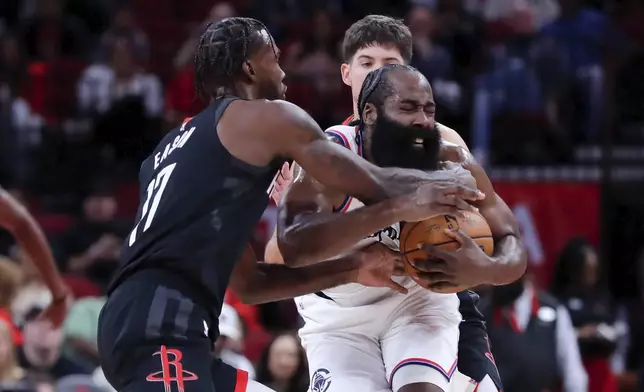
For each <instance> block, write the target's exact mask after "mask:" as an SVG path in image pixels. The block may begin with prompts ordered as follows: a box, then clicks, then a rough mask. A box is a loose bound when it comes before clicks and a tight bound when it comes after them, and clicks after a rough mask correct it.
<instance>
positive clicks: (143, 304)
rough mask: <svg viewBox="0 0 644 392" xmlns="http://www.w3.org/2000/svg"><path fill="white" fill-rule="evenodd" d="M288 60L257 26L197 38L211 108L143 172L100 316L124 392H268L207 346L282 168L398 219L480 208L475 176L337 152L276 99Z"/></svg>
mask: <svg viewBox="0 0 644 392" xmlns="http://www.w3.org/2000/svg"><path fill="white" fill-rule="evenodd" d="M278 57H279V50H278V49H277V48H276V47H275V44H274V41H273V38H272V37H271V36H270V34H269V33H268V31H267V30H266V28H265V27H264V25H263V24H262V23H260V22H259V21H257V20H254V19H249V18H229V19H224V20H222V21H219V22H217V23H210V24H208V26H207V27H206V29H205V31H204V33H203V34H202V36H201V37H200V42H199V46H198V48H197V54H196V56H195V75H196V77H195V81H196V87H197V89H198V91H200V92H202V93H203V94H204V95H205V96H206V97H208V98H209V99H211V103H210V105H209V107H208V108H206V109H205V110H204V111H203V112H201V113H200V114H198V115H197V116H195V117H194V118H192V119H188V120H187V121H186V122H184V124H183V125H182V126H181V127H179V128H177V129H175V130H173V131H171V132H169V133H168V134H167V135H166V136H165V137H164V138H163V139H162V140H161V142H160V143H159V145H158V146H157V147H156V148H155V150H154V151H153V153H152V154H151V155H150V157H148V158H147V159H146V160H145V161H144V162H143V164H142V165H141V170H140V174H139V180H140V183H141V192H140V197H141V205H140V207H139V210H138V213H137V221H138V223H137V224H136V225H135V226H134V228H133V229H132V232H131V234H130V235H129V236H128V238H127V239H126V241H125V244H124V248H123V251H122V255H121V257H122V266H121V267H120V268H119V270H118V271H117V273H116V274H115V278H114V280H113V282H112V283H111V285H110V287H109V289H108V296H109V297H108V300H107V303H106V305H105V307H104V308H103V311H102V312H101V317H100V320H99V332H98V346H99V351H100V356H101V363H102V366H103V370H104V371H105V376H106V378H107V380H108V381H109V382H110V384H112V386H114V388H115V389H117V390H119V391H121V392H123V391H125V392H132V391H136V392H141V391H143V392H147V391H151V392H154V391H159V392H160V391H169V390H172V389H173V388H175V387H176V388H177V389H178V390H180V391H184V390H187V391H200V392H201V391H215V390H216V391H217V392H221V391H224V392H226V391H230V392H232V391H244V390H245V389H246V387H247V386H248V388H249V390H251V389H253V390H261V389H262V388H263V389H266V388H265V387H261V386H259V385H258V384H253V386H252V387H251V386H250V385H251V384H250V383H248V384H247V379H244V377H243V376H241V377H240V378H238V376H237V374H236V372H235V370H234V369H232V368H230V367H229V366H226V365H223V364H222V363H221V362H220V361H215V360H213V359H212V358H211V353H210V348H211V347H212V341H214V340H215V339H216V337H217V335H218V328H217V321H218V316H219V313H220V311H221V306H222V301H223V297H224V293H225V291H226V287H227V286H228V283H229V278H230V274H231V272H232V270H233V267H234V266H235V263H236V262H237V260H238V259H239V257H240V256H241V254H242V253H243V251H244V249H245V246H246V243H247V240H248V238H249V236H250V234H251V232H252V230H253V228H254V226H255V224H256V223H257V221H258V220H259V219H260V217H261V215H262V213H263V211H264V209H265V207H266V204H267V201H268V194H267V191H268V188H269V185H270V184H271V182H272V181H273V178H274V177H275V174H276V171H277V169H278V168H279V167H280V166H281V165H282V163H283V162H284V160H286V159H294V160H295V161H296V162H298V164H299V165H301V166H302V167H303V168H304V169H306V170H307V171H309V172H310V173H311V174H312V175H315V176H316V178H318V180H319V181H320V182H321V183H323V184H325V185H326V186H329V187H331V188H332V189H337V190H338V191H342V192H346V193H347V194H351V195H354V196H356V197H360V198H361V200H363V199H364V200H369V201H370V202H372V203H373V202H379V201H382V200H385V201H382V202H380V203H377V204H374V205H375V206H377V205H381V204H385V205H389V204H390V203H392V201H391V200H390V201H387V200H389V199H391V198H393V200H395V202H396V205H398V206H403V208H398V209H397V210H396V213H397V214H396V215H397V216H388V218H391V219H394V218H395V219H397V220H405V219H411V220H415V219H422V218H424V217H428V216H431V215H433V214H435V213H436V212H437V211H444V210H445V209H446V208H448V207H450V206H451V207H453V206H466V207H467V206H469V204H468V203H467V201H475V200H480V199H481V198H482V195H481V193H480V192H479V191H477V190H476V189H475V188H473V187H470V186H467V185H463V184H462V183H461V182H463V181H466V182H469V181H473V179H471V175H470V174H469V173H467V172H463V171H460V172H459V171H453V172H450V173H447V174H445V173H424V172H422V171H418V170H404V169H382V168H378V167H377V166H375V165H372V164H370V163H368V162H367V161H365V160H363V159H360V158H359V157H357V156H356V155H355V154H352V153H351V152H349V151H347V150H346V149H344V148H342V147H340V146H337V145H336V144H334V143H331V142H329V141H328V140H327V139H326V137H325V136H324V133H323V132H322V131H321V130H320V128H319V127H318V126H317V124H316V123H315V122H314V121H313V120H312V119H311V118H310V117H309V116H308V115H307V114H306V113H305V112H304V111H303V110H301V109H300V108H298V107H297V106H295V105H292V104H289V103H287V102H284V101H281V100H280V98H283V97H284V92H285V90H286V87H285V86H284V85H283V83H282V80H283V78H284V73H283V72H282V69H281V68H280V66H279V64H278ZM347 174H348V175H349V177H347V176H346V175H347ZM388 223H390V222H384V223H383V226H385V225H386V224H388ZM349 257H350V256H349ZM336 267H337V268H339V266H338V265H336ZM327 272H329V273H331V272H333V271H327Z"/></svg>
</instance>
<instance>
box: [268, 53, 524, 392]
mask: <svg viewBox="0 0 644 392" xmlns="http://www.w3.org/2000/svg"><path fill="white" fill-rule="evenodd" d="M434 110H435V105H434V101H433V97H432V91H431V88H430V86H429V82H427V80H426V79H425V78H424V77H423V76H422V74H420V73H419V72H418V71H416V70H415V69H413V68H411V67H408V66H404V65H385V66H384V67H382V68H380V69H378V70H375V71H372V72H371V73H370V74H369V75H368V76H367V78H366V80H365V81H364V84H363V86H362V90H361V92H360V95H359V99H358V113H361V117H360V118H361V121H360V125H358V127H357V128H354V127H350V126H339V127H333V128H331V129H330V130H329V131H327V133H328V134H329V135H337V142H338V143H345V146H346V147H347V148H348V149H350V150H351V151H354V152H355V153H357V154H360V155H363V156H364V157H365V158H366V159H368V160H370V161H372V162H373V163H376V164H378V165H382V166H390V165H394V166H398V167H415V168H422V169H424V170H436V169H439V168H441V167H442V166H444V164H442V163H441V162H442V161H452V162H457V163H460V164H463V165H464V166H465V167H466V168H468V169H469V170H471V172H472V173H473V174H474V176H475V178H476V180H477V184H478V186H479V187H480V189H481V190H482V191H483V192H484V193H485V194H487V195H492V196H493V197H491V198H490V197H489V196H488V197H486V199H484V200H483V201H480V202H478V203H477V207H478V208H479V210H480V212H481V214H482V215H483V216H484V217H485V218H486V220H487V221H488V223H489V224H490V228H491V229H492V232H493V234H494V236H495V238H497V253H496V255H495V257H494V258H489V257H488V256H486V255H485V254H484V253H483V251H482V250H481V249H480V248H479V247H478V246H477V245H476V243H475V242H474V241H473V240H472V239H471V238H469V237H467V236H466V235H464V234H463V233H460V232H455V233H451V235H452V237H453V238H454V239H455V240H457V241H458V242H459V243H460V244H461V248H460V249H459V250H458V251H455V252H445V251H440V250H438V249H435V248H431V253H432V255H433V256H435V257H437V258H440V259H442V260H445V262H432V263H430V265H432V266H431V267H430V268H429V270H430V271H431V272H430V273H428V274H425V275H426V276H425V278H426V280H427V281H429V282H430V283H432V284H435V286H434V287H436V288H442V287H445V286H450V285H458V286H465V287H473V286H477V285H479V284H494V285H499V284H506V283H509V282H510V281H512V280H513V279H516V276H518V275H520V273H522V271H521V270H520V268H517V267H515V266H514V264H517V265H521V264H523V261H522V260H523V249H522V247H521V245H520V243H519V241H518V240H517V238H518V237H517V236H518V234H517V233H518V230H517V227H516V224H515V222H514V219H513V218H512V213H511V211H510V210H509V209H508V208H507V206H506V205H505V204H504V203H502V202H499V201H497V200H495V198H494V195H495V193H494V189H493V188H492V185H491V183H490V181H489V179H488V178H487V176H486V175H485V172H484V171H483V170H482V169H481V167H480V166H478V165H477V164H476V162H475V161H474V159H473V158H472V156H471V154H469V152H467V150H465V148H463V147H462V146H459V145H458V144H454V143H452V142H450V141H449V140H447V138H445V137H444V135H443V134H442V133H441V131H440V130H439V128H438V126H437V125H436V123H435V121H434ZM450 165H453V163H450ZM362 206H363V205H362V203H360V202H359V201H358V200H356V199H355V198H350V197H346V196H345V195H343V194H339V193H337V192H334V191H330V190H328V189H327V188H325V187H323V186H322V185H320V184H319V183H317V182H316V181H315V180H313V179H311V178H310V177H309V176H308V175H307V174H306V173H300V175H299V176H298V179H296V180H295V181H294V182H293V184H292V185H291V187H290V189H289V190H288V191H287V193H286V194H285V195H284V198H283V200H282V203H281V206H280V208H281V210H282V211H281V212H280V218H279V223H278V225H279V226H278V233H279V237H281V242H280V247H279V249H281V250H282V251H283V253H284V254H286V255H288V256H287V258H288V259H289V260H290V261H291V262H295V263H298V262H300V263H308V262H309V261H310V260H314V259H315V258H316V257H318V254H320V255H321V256H319V257H322V256H323V257H328V254H329V253H338V254H340V253H342V252H344V251H346V250H348V249H350V248H351V246H352V245H354V246H355V244H356V243H357V244H358V246H361V245H362V244H365V243H371V242H380V243H381V244H383V245H386V246H388V247H391V248H393V249H396V248H397V247H398V243H399V232H400V228H399V226H398V225H397V224H395V225H392V226H391V227H389V228H386V229H383V230H380V231H377V232H376V233H375V234H373V235H371V236H370V237H369V234H368V229H365V228H369V224H370V222H371V221H374V220H375V219H372V218H370V211H369V210H370V209H371V207H362ZM314 211H315V212H326V213H327V214H326V216H325V215H324V214H311V213H312V212H314ZM334 211H335V212H345V213H341V214H333V213H332V212H334ZM322 233H325V235H324V239H325V240H329V239H330V238H332V240H331V241H330V242H329V243H328V246H327V249H324V250H323V244H322V241H321V240H317V238H319V236H320V235H322ZM329 233H334V234H333V235H331V234H329ZM307 236H308V237H310V238H309V239H308V240H307ZM279 237H278V238H279ZM365 237H369V238H368V239H367V240H366V241H365V240H363V241H361V239H363V238H365ZM303 242H306V244H307V245H311V248H310V249H314V250H315V253H313V252H311V251H307V250H306V249H305V248H304V247H302V246H300V245H299V244H301V243H303ZM299 254H302V255H303V256H302V257H298V255H299ZM515 260H516V261H515ZM509 262H512V263H511V264H512V265H510V266H508V264H510V263H509ZM399 282H400V284H402V285H404V286H405V287H406V288H407V289H408V290H409V292H410V293H409V295H408V296H399V295H397V294H395V293H394V292H391V291H388V290H387V289H379V288H367V287H361V286H359V285H345V286H340V287H336V288H333V289H330V290H325V291H324V292H321V293H317V295H307V296H303V297H300V298H298V299H297V300H296V302H297V306H298V310H299V311H300V314H301V315H302V317H303V318H304V320H305V325H304V327H303V328H302V329H301V331H300V336H301V337H302V343H303V345H304V347H305V349H306V350H307V355H308V357H309V364H310V366H311V370H312V371H314V373H313V376H312V379H311V384H312V386H314V387H315V385H316V383H322V384H320V385H318V387H319V388H321V386H325V387H326V388H328V389H326V390H327V391H328V392H335V391H343V390H354V391H358V392H359V391H362V390H364V391H387V390H392V391H394V392H421V391H427V392H429V391H448V390H449V387H450V385H449V384H450V380H451V376H452V374H453V372H454V369H455V368H456V359H457V342H458V327H459V322H460V315H459V314H458V299H457V296H456V295H454V294H453V295H444V294H435V293H432V292H430V291H426V290H424V289H422V288H421V287H420V286H418V285H416V284H415V283H413V281H412V280H411V279H410V278H407V279H403V280H401V281H399ZM342 358H346V360H343V359H342ZM318 380H323V381H318ZM314 390H315V389H314Z"/></svg>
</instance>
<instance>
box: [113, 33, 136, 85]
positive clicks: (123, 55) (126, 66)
mask: <svg viewBox="0 0 644 392" xmlns="http://www.w3.org/2000/svg"><path fill="white" fill-rule="evenodd" d="M111 60H112V61H111V64H112V69H113V70H114V72H115V73H116V76H117V77H122V78H127V77H130V76H132V74H134V73H135V72H136V69H137V63H136V58H135V57H134V53H132V47H131V45H130V43H129V42H128V40H127V39H124V38H120V39H118V40H116V41H115V42H114V47H113V48H112V58H111Z"/></svg>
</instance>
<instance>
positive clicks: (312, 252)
mask: <svg viewBox="0 0 644 392" xmlns="http://www.w3.org/2000/svg"><path fill="white" fill-rule="evenodd" d="M310 238H311V237H308V236H304V235H302V234H301V232H300V229H299V228H298V227H289V228H288V229H286V230H284V232H283V233H282V234H281V235H279V236H278V237H277V244H276V245H277V249H278V251H279V252H280V256H281V258H282V262H283V264H284V265H286V266H288V267H302V266H305V265H309V264H313V263H315V262H316V261H317V260H320V258H318V257H316V256H317V255H318V253H319V251H318V249H317V244H316V242H317V241H310V240H309V239H310Z"/></svg>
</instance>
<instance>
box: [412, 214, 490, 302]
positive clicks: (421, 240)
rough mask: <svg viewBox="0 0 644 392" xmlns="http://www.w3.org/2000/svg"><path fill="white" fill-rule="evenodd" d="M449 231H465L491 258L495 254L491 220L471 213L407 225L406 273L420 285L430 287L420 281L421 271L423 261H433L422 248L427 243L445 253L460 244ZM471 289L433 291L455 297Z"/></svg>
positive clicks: (458, 288)
mask: <svg viewBox="0 0 644 392" xmlns="http://www.w3.org/2000/svg"><path fill="white" fill-rule="evenodd" d="M445 229H448V230H461V231H462V232H463V233H464V234H466V235H468V236H470V237H471V238H472V239H473V240H474V242H476V243H477V244H478V245H479V247H480V248H481V249H482V250H483V251H484V252H485V253H486V254H487V255H488V256H491V255H492V252H494V239H493V238H492V231H491V230H490V226H489V225H488V224H487V221H486V220H485V218H483V216H481V214H479V213H477V212H470V211H459V212H458V213H455V214H446V215H436V216H434V217H431V218H429V219H427V220H424V221H422V222H409V223H404V224H403V227H402V230H401V233H400V251H401V252H402V253H403V254H404V255H405V258H404V264H405V270H406V271H407V273H408V274H409V276H411V277H412V278H413V279H414V280H415V281H416V283H418V284H419V285H421V286H422V287H424V288H429V287H428V283H427V282H426V281H424V280H423V279H421V278H419V277H418V275H417V272H423V269H422V262H424V261H427V260H429V259H431V258H432V256H430V255H429V254H428V253H427V252H425V251H424V250H423V249H422V248H421V247H422V245H423V244H430V245H434V246H436V247H438V248H440V249H443V250H457V249H458V248H459V247H460V244H459V243H458V242H457V241H455V240H454V239H453V238H451V237H449V236H448V235H447V234H445ZM467 289H469V287H453V288H448V289H444V290H433V291H436V292H439V293H444V294H451V293H458V292H459V291H463V290H467Z"/></svg>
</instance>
